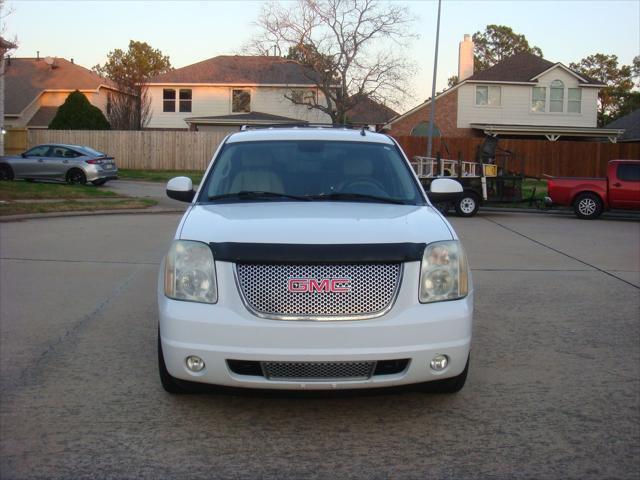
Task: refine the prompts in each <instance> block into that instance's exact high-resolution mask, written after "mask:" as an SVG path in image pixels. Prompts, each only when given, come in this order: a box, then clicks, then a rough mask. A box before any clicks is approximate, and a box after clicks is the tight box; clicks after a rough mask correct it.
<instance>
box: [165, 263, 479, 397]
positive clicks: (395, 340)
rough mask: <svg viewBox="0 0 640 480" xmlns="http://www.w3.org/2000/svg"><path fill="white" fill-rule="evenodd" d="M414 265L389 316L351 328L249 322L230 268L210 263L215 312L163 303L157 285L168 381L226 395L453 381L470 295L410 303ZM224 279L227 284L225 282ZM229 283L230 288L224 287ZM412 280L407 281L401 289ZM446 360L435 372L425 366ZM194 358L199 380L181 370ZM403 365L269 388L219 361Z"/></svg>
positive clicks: (460, 363) (461, 357)
mask: <svg viewBox="0 0 640 480" xmlns="http://www.w3.org/2000/svg"><path fill="white" fill-rule="evenodd" d="M419 267H420V265H419V262H411V263H406V264H405V269H404V280H403V282H402V286H401V287H400V290H399V292H398V297H397V299H396V302H395V303H394V305H393V307H392V309H391V310H390V311H389V312H388V313H387V314H385V315H384V316H382V317H378V318H375V319H370V320H357V321H332V322H322V321H285V320H269V319H263V318H259V317H256V316H255V315H253V314H251V313H250V312H249V311H248V310H247V308H246V307H245V305H244V304H243V303H242V300H241V299H240V296H239V294H238V291H237V288H236V285H235V282H234V281H233V280H232V279H233V268H234V266H233V264H231V263H227V262H216V270H217V277H218V297H219V301H218V303H217V304H215V305H207V304H201V303H193V302H183V301H177V300H172V299H168V298H166V297H165V296H164V294H163V292H162V284H161V279H160V281H159V285H158V303H159V313H160V335H161V342H162V350H163V353H164V359H165V364H166V366H167V370H168V371H169V373H170V374H171V375H172V376H173V377H175V378H179V379H182V380H189V381H192V382H202V383H210V384H214V385H224V386H229V387H250V388H267V389H307V390H312V389H341V388H372V387H387V386H395V385H404V384H411V383H420V382H427V381H430V380H439V379H444V378H449V377H454V376H457V375H459V374H460V373H462V371H463V370H464V367H465V364H466V361H467V357H468V355H469V350H470V344H471V326H472V314H473V294H472V293H470V294H469V295H468V296H467V297H466V298H464V299H461V300H455V301H448V302H438V303H432V304H420V303H418V301H417V296H418V290H417V284H418V282H417V279H418V277H419ZM225 279H227V280H226V281H225ZM229 279H231V280H229ZM410 279H415V281H409V280H410ZM438 354H445V355H447V356H448V357H449V365H448V366H447V368H446V369H445V370H443V371H441V372H436V371H434V370H432V369H431V368H430V366H429V363H430V361H431V360H432V359H433V357H434V356H436V355H438ZM189 355H197V356H199V357H200V358H202V359H203V360H204V362H205V365H206V366H205V368H204V370H202V371H201V372H198V373H193V372H191V371H189V370H188V369H187V368H186V363H185V359H186V357H187V356H189ZM396 359H409V364H408V366H407V368H406V369H405V370H404V371H403V372H401V373H395V374H390V375H374V376H372V377H371V378H369V379H366V380H337V379H331V380H329V379H327V380H326V381H324V380H323V381H317V380H314V381H302V380H293V381H289V380H269V379H267V378H265V377H264V376H257V375H239V374H236V373H233V372H232V371H231V370H230V369H229V368H228V366H227V360H244V361H259V362H265V361H276V362H335V361H342V362H349V361H381V360H396Z"/></svg>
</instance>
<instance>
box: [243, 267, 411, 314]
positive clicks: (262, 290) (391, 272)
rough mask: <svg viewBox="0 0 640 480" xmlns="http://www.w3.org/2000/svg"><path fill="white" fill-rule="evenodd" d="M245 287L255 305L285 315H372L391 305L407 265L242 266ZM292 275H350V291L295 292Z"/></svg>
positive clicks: (255, 309) (245, 297)
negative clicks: (292, 288) (403, 269)
mask: <svg viewBox="0 0 640 480" xmlns="http://www.w3.org/2000/svg"><path fill="white" fill-rule="evenodd" d="M236 274H237V280H238V285H239V290H240V293H241V296H242V298H243V300H244V301H245V304H246V305H247V307H248V308H249V310H251V311H253V312H254V313H256V314H257V315H259V316H262V317H266V318H276V319H283V320H294V319H319V320H339V319H359V318H372V317H377V316H380V315H382V314H383V313H385V312H386V311H387V310H388V309H389V308H391V306H392V304H393V301H394V300H395V297H396V295H397V292H398V289H399V286H400V280H401V277H402V265H401V264H400V263H390V264H356V265H349V264H336V265H334V264H329V265H297V264H293V265H289V264H279V265H263V264H242V263H239V264H237V265H236ZM291 279H310V280H311V279H313V280H315V281H316V282H319V283H320V282H322V280H326V279H348V280H349V284H348V285H349V291H345V292H329V291H313V292H290V291H289V289H288V283H289V280H291Z"/></svg>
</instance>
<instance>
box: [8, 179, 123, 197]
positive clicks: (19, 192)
mask: <svg viewBox="0 0 640 480" xmlns="http://www.w3.org/2000/svg"><path fill="white" fill-rule="evenodd" d="M100 197H109V198H114V197H120V195H118V194H117V193H115V192H111V191H109V190H105V189H104V188H96V187H94V186H93V185H66V184H64V183H43V182H33V183H32V182H26V181H24V180H15V181H13V182H0V200H19V199H59V198H63V199H74V198H100Z"/></svg>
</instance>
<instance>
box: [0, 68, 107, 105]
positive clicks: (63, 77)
mask: <svg viewBox="0 0 640 480" xmlns="http://www.w3.org/2000/svg"><path fill="white" fill-rule="evenodd" d="M4 82H5V83H4V88H5V97H4V101H5V105H4V109H5V110H4V111H5V115H20V114H21V113H22V111H23V110H24V109H25V108H26V107H28V106H29V105H30V104H31V102H33V101H34V100H35V99H36V98H37V97H38V96H39V95H40V94H41V93H42V92H43V91H46V90H59V91H69V92H71V91H73V90H81V91H82V90H97V89H98V87H100V86H101V85H102V86H108V87H110V88H115V86H114V85H113V83H112V82H110V81H109V80H106V79H104V78H102V77H100V76H99V75H96V74H95V73H93V72H92V71H90V70H88V69H86V68H84V67H81V66H80V65H76V64H75V63H71V62H70V61H68V60H66V59H64V58H55V59H54V63H53V65H49V64H48V63H46V62H45V61H44V59H43V58H40V59H37V58H11V60H10V61H6V62H5V75H4Z"/></svg>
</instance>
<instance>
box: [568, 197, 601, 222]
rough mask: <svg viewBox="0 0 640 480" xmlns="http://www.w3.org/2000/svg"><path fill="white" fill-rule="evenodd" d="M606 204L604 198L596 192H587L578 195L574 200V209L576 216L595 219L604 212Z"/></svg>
mask: <svg viewBox="0 0 640 480" xmlns="http://www.w3.org/2000/svg"><path fill="white" fill-rule="evenodd" d="M603 209H604V204H603V203H602V199H601V198H600V197H599V196H598V195H596V194H595V193H591V192H586V193H581V194H580V195H578V196H577V197H576V199H575V201H574V202H573V211H574V212H575V214H576V217H578V218H583V219H585V220H593V219H595V218H598V217H599V216H600V215H601V214H602V210H603Z"/></svg>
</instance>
